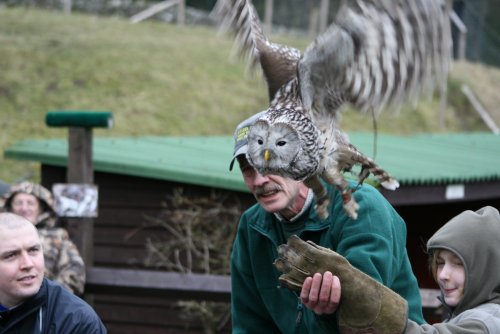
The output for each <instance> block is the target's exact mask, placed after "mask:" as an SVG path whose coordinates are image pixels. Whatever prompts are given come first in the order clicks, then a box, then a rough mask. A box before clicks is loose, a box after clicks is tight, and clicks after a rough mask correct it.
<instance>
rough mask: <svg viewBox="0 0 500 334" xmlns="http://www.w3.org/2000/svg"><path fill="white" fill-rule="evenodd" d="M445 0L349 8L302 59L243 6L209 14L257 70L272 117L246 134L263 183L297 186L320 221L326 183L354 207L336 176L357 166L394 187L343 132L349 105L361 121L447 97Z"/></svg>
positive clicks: (232, 0) (244, 1)
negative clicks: (272, 178) (426, 98)
mask: <svg viewBox="0 0 500 334" xmlns="http://www.w3.org/2000/svg"><path fill="white" fill-rule="evenodd" d="M449 11H450V4H449V3H448V2H447V1H446V0H406V1H404V0H399V1H394V0H371V1H370V0H347V1H344V2H343V5H342V6H341V8H340V10H339V12H338V14H337V17H336V20H335V23H333V24H332V25H331V26H330V27H329V28H328V29H327V31H325V32H324V33H322V34H321V35H319V36H318V37H317V38H316V39H315V41H314V42H313V43H312V44H311V45H310V46H309V47H308V48H307V49H306V50H305V52H304V53H303V54H302V53H301V52H300V51H299V50H297V49H293V48H289V47H286V46H281V45H278V44H274V43H271V42H270V41H269V40H268V39H267V37H266V36H265V35H264V33H263V31H262V28H261V23H260V20H259V18H258V16H257V13H256V11H255V8H254V7H253V5H252V3H251V1H250V0H219V1H218V2H217V4H216V7H215V10H214V12H215V13H216V15H217V16H218V20H219V22H220V24H221V29H222V30H223V31H230V32H232V33H233V34H234V35H235V39H236V41H237V43H236V45H237V50H238V51H239V52H240V53H242V54H245V55H247V56H248V57H249V61H250V64H252V65H254V66H256V65H258V64H260V66H261V68H262V70H263V73H264V77H265V79H266V82H267V85H268V89H269V100H270V104H269V108H268V110H267V112H266V113H264V115H263V116H262V117H261V118H260V119H259V120H258V121H257V123H256V124H255V125H254V126H252V128H251V130H250V134H249V150H248V153H247V158H248V161H249V162H250V164H251V165H252V166H253V167H255V168H256V169H257V170H258V171H259V172H260V173H262V174H279V175H282V176H286V177H291V178H293V179H296V180H304V182H305V183H306V184H307V185H308V186H310V187H311V188H312V189H313V190H314V192H315V194H316V196H317V198H318V203H319V204H320V205H319V211H318V212H319V214H320V215H322V216H323V217H326V212H327V211H326V208H325V205H327V203H325V201H324V200H323V199H324V198H325V196H324V195H325V194H324V191H325V190H324V189H323V187H322V186H321V183H320V182H319V179H320V178H321V179H323V180H325V181H326V182H328V183H330V184H333V185H335V186H336V187H337V188H338V189H340V191H341V192H342V194H343V196H344V199H345V203H344V207H345V209H346V211H347V213H348V214H349V215H350V216H351V217H353V218H356V216H357V213H356V211H357V208H358V207H357V204H356V203H355V202H354V199H353V198H352V196H351V190H350V189H349V187H348V185H347V182H346V181H345V180H344V178H343V177H342V172H343V171H346V170H350V169H351V168H352V167H353V165H360V166H361V173H360V174H359V179H360V182H362V181H363V180H364V178H366V177H367V175H368V173H370V172H371V173H374V175H375V176H376V177H377V178H378V179H379V180H380V181H381V184H382V185H383V186H386V187H388V188H389V189H395V188H397V187H398V186H399V184H398V182H397V181H396V180H395V179H393V178H392V177H391V176H390V175H388V174H387V173H386V172H385V171H384V170H383V169H381V168H380V167H378V166H377V165H376V164H375V163H374V162H373V161H372V160H371V159H369V158H368V157H366V156H365V155H363V154H362V153H361V152H360V151H359V150H357V149H356V148H355V147H354V146H353V145H352V144H351V143H350V142H349V140H348V138H347V136H346V135H345V134H344V133H343V132H342V131H341V128H340V124H339V123H340V116H341V111H342V109H343V107H344V106H345V105H347V104H350V105H352V106H354V107H355V108H357V109H359V110H361V111H362V112H366V111H369V110H370V111H372V112H374V114H376V115H378V114H379V113H380V111H382V110H383V109H385V108H387V107H389V106H391V107H399V106H401V105H402V104H403V103H404V102H406V101H408V100H409V101H410V102H412V103H416V102H417V100H418V98H419V97H420V96H422V95H423V94H430V93H432V92H433V91H434V90H435V88H436V85H437V86H438V88H439V91H440V92H441V93H442V95H443V96H444V95H446V80H447V75H448V65H449V61H450V52H451V37H450V36H451V34H450V25H449Z"/></svg>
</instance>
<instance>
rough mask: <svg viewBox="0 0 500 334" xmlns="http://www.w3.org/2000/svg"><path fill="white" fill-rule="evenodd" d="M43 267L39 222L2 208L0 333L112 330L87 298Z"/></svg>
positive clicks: (0, 231)
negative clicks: (47, 275)
mask: <svg viewBox="0 0 500 334" xmlns="http://www.w3.org/2000/svg"><path fill="white" fill-rule="evenodd" d="M43 272H44V260H43V250H42V245H41V242H40V238H39V237H38V232H37V229H36V228H35V226H34V225H33V224H32V223H31V222H30V221H29V220H27V219H25V218H23V217H21V216H18V215H16V214H13V213H0V334H4V333H5V334H6V333H9V334H17V333H19V334H21V333H33V334H44V333H49V330H50V333H77V334H78V333H82V334H83V333H85V334H88V333H91V334H92V333H95V334H101V333H107V331H106V328H105V327H104V325H103V323H102V321H101V320H100V319H99V317H98V316H97V314H96V313H95V312H94V310H93V309H92V308H91V307H90V306H89V305H88V304H87V303H86V302H85V301H83V300H82V299H80V298H78V297H77V296H75V295H73V294H72V293H71V292H69V291H67V290H66V289H64V288H63V287H62V286H60V285H59V284H57V283H54V282H52V281H50V280H48V279H46V278H44V276H43Z"/></svg>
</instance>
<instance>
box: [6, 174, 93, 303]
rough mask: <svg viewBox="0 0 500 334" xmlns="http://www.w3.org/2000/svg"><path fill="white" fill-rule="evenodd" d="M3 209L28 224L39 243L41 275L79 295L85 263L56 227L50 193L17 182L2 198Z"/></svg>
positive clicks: (25, 182) (66, 234)
mask: <svg viewBox="0 0 500 334" xmlns="http://www.w3.org/2000/svg"><path fill="white" fill-rule="evenodd" d="M3 199H4V210H5V211H7V212H13V213H16V214H18V215H20V216H23V217H24V218H26V219H28V220H29V221H31V222H32V223H33V224H34V225H35V226H36V228H37V230H38V233H39V235H40V239H41V240H42V244H43V252H44V258H45V275H46V277H47V278H49V279H51V280H53V281H56V282H58V283H60V284H61V285H62V286H63V287H65V288H66V289H68V290H70V291H71V292H73V293H75V294H77V295H82V294H83V291H84V286H85V264H84V262H83V259H82V257H81V256H80V253H79V252H78V249H77V247H76V246H75V244H74V243H73V242H72V241H71V239H70V238H69V234H68V232H67V230H66V229H65V228H62V227H59V226H57V214H56V212H55V210H54V200H53V196H52V193H51V192H50V191H49V190H48V189H46V188H45V187H43V186H42V185H40V184H36V183H32V182H27V181H24V182H20V183H17V184H14V185H12V186H11V187H10V189H9V191H8V192H7V193H6V194H4V195H3Z"/></svg>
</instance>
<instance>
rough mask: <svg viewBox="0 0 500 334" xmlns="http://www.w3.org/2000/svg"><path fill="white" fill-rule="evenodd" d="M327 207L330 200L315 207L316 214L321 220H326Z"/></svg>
mask: <svg viewBox="0 0 500 334" xmlns="http://www.w3.org/2000/svg"><path fill="white" fill-rule="evenodd" d="M328 205H330V200H328V199H325V200H323V201H321V203H318V204H317V205H316V212H317V213H318V216H319V217H320V218H321V219H326V218H328Z"/></svg>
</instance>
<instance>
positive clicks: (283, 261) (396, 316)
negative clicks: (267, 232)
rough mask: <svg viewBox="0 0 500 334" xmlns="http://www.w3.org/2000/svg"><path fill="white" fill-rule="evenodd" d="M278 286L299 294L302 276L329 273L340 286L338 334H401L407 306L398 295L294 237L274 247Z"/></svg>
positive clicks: (327, 252)
mask: <svg viewBox="0 0 500 334" xmlns="http://www.w3.org/2000/svg"><path fill="white" fill-rule="evenodd" d="M278 253H279V258H278V259H276V261H275V262H274V265H275V266H276V268H277V269H278V270H279V271H281V272H282V273H283V274H282V275H281V276H280V277H279V281H280V284H281V285H282V286H284V287H286V288H289V289H291V290H295V291H298V292H300V291H301V289H302V284H303V282H304V280H305V279H306V277H310V276H311V277H312V276H313V275H314V274H315V273H321V274H323V273H324V272H325V271H330V272H331V273H332V274H333V275H335V276H338V277H339V279H340V284H341V287H342V293H341V297H340V304H339V308H338V309H337V319H338V325H339V329H340V332H341V333H342V334H361V333H362V334H368V333H374V334H401V333H403V332H404V330H405V327H406V322H407V319H408V304H407V302H406V300H405V299H403V298H402V297H401V296H400V295H398V294H397V293H395V292H394V291H392V290H391V289H389V288H387V287H386V286H384V285H383V284H381V283H379V282H377V281H376V280H374V279H373V278H371V277H370V276H368V275H367V274H365V273H363V272H362V271H360V270H358V269H356V268H354V267H353V266H352V265H351V264H350V263H349V261H347V259H346V258H345V257H343V256H342V255H340V254H338V253H336V252H334V251H332V250H330V249H328V248H324V247H321V246H318V245H316V244H315V243H314V242H312V241H307V242H305V241H303V240H302V239H300V238H299V237H297V236H296V235H293V236H291V237H290V238H289V239H288V243H287V244H283V245H280V246H279V247H278Z"/></svg>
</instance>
